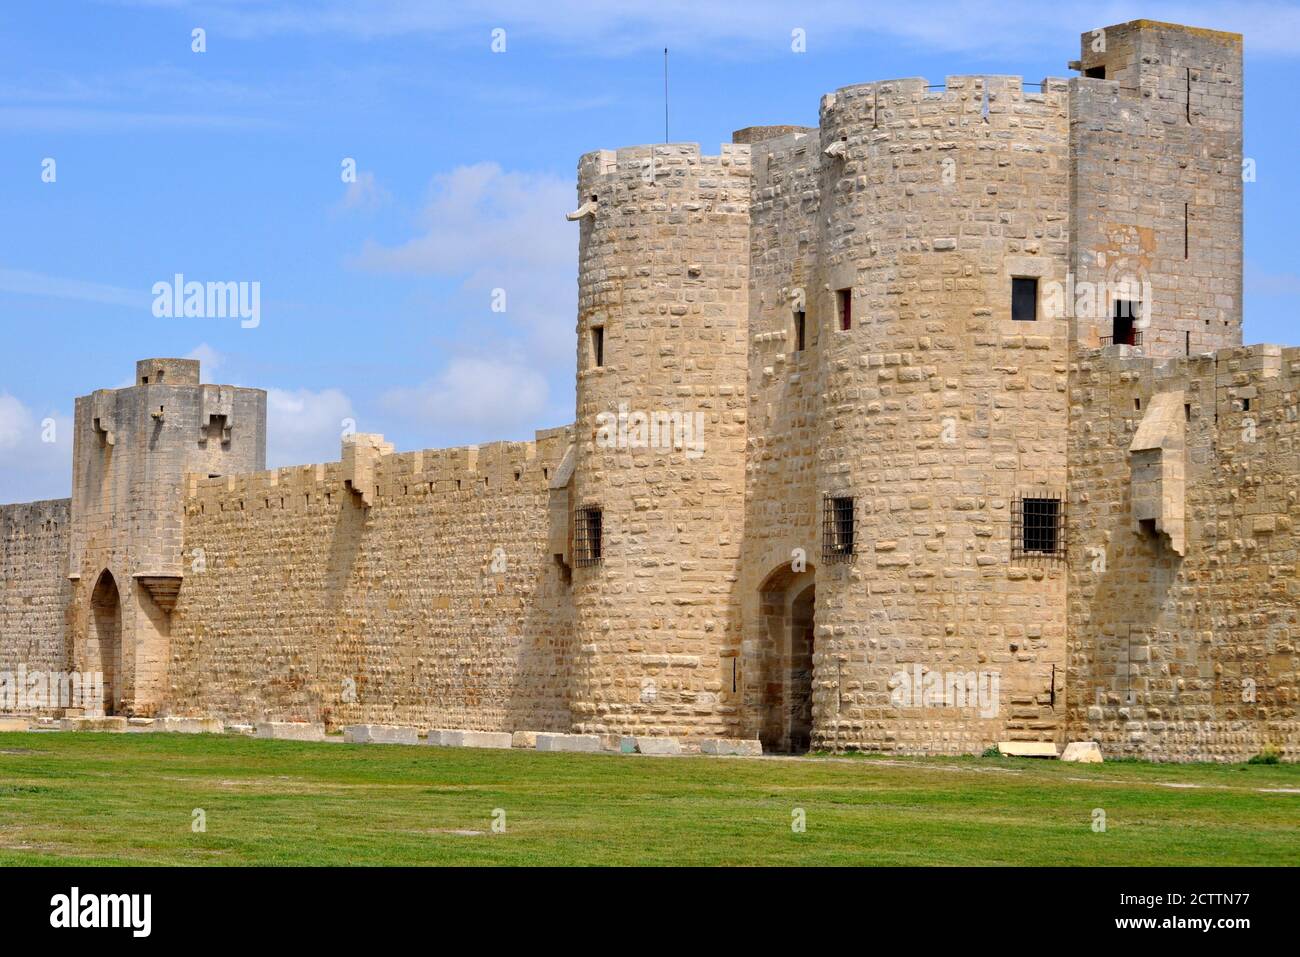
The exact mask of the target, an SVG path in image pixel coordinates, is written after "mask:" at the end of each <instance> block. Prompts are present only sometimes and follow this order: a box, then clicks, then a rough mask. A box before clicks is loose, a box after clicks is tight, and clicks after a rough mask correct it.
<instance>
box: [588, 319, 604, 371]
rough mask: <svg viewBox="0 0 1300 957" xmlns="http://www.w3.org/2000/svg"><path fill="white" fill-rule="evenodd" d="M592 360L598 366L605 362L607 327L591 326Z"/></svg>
mask: <svg viewBox="0 0 1300 957" xmlns="http://www.w3.org/2000/svg"><path fill="white" fill-rule="evenodd" d="M591 360H592V364H593V365H595V366H596V368H598V369H599V368H600V367H601V366H603V365H604V364H605V327H604V326H592V327H591Z"/></svg>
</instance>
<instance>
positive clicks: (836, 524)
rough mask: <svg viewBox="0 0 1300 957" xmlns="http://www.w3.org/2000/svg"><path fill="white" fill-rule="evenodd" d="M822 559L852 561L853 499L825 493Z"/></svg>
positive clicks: (824, 560) (832, 561) (826, 560)
mask: <svg viewBox="0 0 1300 957" xmlns="http://www.w3.org/2000/svg"><path fill="white" fill-rule="evenodd" d="M822 561H823V562H829V563H836V562H851V561H853V499H852V498H848V497H842V496H840V497H837V496H832V495H827V496H826V497H825V499H824V500H823V503H822Z"/></svg>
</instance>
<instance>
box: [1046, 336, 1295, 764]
mask: <svg viewBox="0 0 1300 957" xmlns="http://www.w3.org/2000/svg"><path fill="white" fill-rule="evenodd" d="M1171 393H1172V394H1173V400H1174V401H1175V402H1176V404H1177V407H1178V408H1177V409H1176V411H1179V412H1180V414H1179V418H1182V419H1183V422H1182V423H1181V425H1182V430H1183V437H1182V444H1183V446H1184V449H1185V451H1181V452H1180V451H1178V450H1177V448H1176V446H1177V445H1178V444H1179V443H1178V441H1174V442H1171V443H1168V444H1169V445H1170V446H1175V448H1166V449H1164V450H1163V451H1162V452H1161V453H1160V454H1161V455H1162V456H1165V457H1175V458H1176V459H1177V460H1178V462H1180V463H1181V464H1182V466H1183V468H1182V475H1183V482H1182V484H1181V488H1180V487H1179V485H1178V483H1177V482H1176V481H1175V480H1173V479H1169V480H1167V487H1166V488H1165V489H1164V497H1165V506H1164V507H1165V509H1166V511H1167V512H1168V513H1170V514H1172V515H1176V516H1177V517H1181V518H1183V519H1184V520H1185V526H1186V544H1185V554H1184V555H1179V554H1177V552H1176V551H1175V550H1174V548H1173V545H1174V543H1173V542H1172V541H1171V540H1170V538H1169V536H1167V535H1165V534H1163V533H1162V532H1160V531H1159V529H1158V528H1156V529H1153V528H1152V527H1151V525H1150V524H1149V523H1148V525H1147V526H1146V527H1143V526H1142V525H1140V524H1139V522H1138V521H1137V519H1136V518H1135V516H1134V511H1135V507H1134V483H1135V480H1136V481H1139V482H1140V481H1141V480H1142V475H1141V472H1140V471H1138V473H1137V474H1136V476H1135V469H1134V464H1133V458H1134V455H1135V453H1131V452H1130V451H1129V449H1130V445H1131V444H1132V443H1133V439H1134V437H1135V435H1136V434H1137V432H1138V428H1139V426H1140V425H1141V424H1142V421H1143V419H1144V417H1145V415H1146V414H1147V412H1148V411H1149V410H1151V409H1152V407H1153V404H1158V403H1157V402H1156V400H1157V397H1159V396H1161V395H1169V394H1171ZM1179 399H1181V401H1177V400H1179ZM1247 403H1249V408H1246V405H1247ZM1139 404H1140V406H1141V408H1140V409H1139V408H1138V405H1139ZM1071 415H1072V428H1071V430H1070V509H1071V511H1070V687H1071V689H1072V692H1071V698H1070V729H1071V736H1072V737H1073V738H1083V739H1093V740H1096V741H1098V742H1100V743H1101V746H1102V750H1103V751H1104V752H1105V753H1106V754H1107V755H1108V756H1109V755H1119V754H1127V755H1131V756H1134V757H1141V758H1146V759H1150V760H1179V761H1186V760H1201V761H1204V760H1215V761H1230V760H1234V761H1237V760H1244V759H1246V758H1249V757H1251V756H1252V755H1254V754H1257V753H1259V752H1260V751H1262V750H1264V749H1266V748H1274V749H1277V750H1278V751H1280V752H1281V753H1282V754H1283V755H1284V756H1285V757H1287V758H1288V759H1290V760H1295V759H1296V758H1297V757H1298V756H1300V715H1298V714H1297V708H1300V653H1298V645H1300V538H1298V537H1297V532H1296V527H1297V524H1300V485H1297V480H1296V476H1297V474H1300V349H1295V348H1288V349H1282V348H1281V347H1278V346H1251V347H1249V348H1237V349H1228V350H1224V351H1222V352H1219V353H1218V354H1216V355H1213V356H1205V357H1200V358H1192V359H1178V360H1174V361H1172V362H1170V363H1169V364H1168V365H1163V366H1162V365H1157V364H1156V363H1155V362H1153V361H1152V360H1149V359H1141V358H1133V357H1121V356H1115V355H1104V354H1102V353H1099V352H1085V353H1082V354H1081V355H1080V357H1079V358H1078V359H1077V361H1076V362H1075V364H1074V365H1073V366H1072V369H1071ZM1140 444H1145V443H1140ZM1177 474H1178V470H1177V469H1174V470H1173V471H1172V472H1168V471H1167V472H1165V475H1166V476H1171V475H1172V476H1173V477H1174V478H1175V479H1176V476H1177ZM1180 499H1181V500H1180ZM1179 506H1181V507H1179Z"/></svg>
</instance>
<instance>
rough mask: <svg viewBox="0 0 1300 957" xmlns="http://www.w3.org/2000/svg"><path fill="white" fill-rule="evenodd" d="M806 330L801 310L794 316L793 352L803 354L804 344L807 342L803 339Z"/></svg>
mask: <svg viewBox="0 0 1300 957" xmlns="http://www.w3.org/2000/svg"><path fill="white" fill-rule="evenodd" d="M806 328H807V326H806V324H805V319H804V314H803V312H802V310H801V311H799V312H796V313H795V314H794V351H795V352H803V348H804V344H805V342H806V341H807V340H806V339H805V338H804V335H805V330H806Z"/></svg>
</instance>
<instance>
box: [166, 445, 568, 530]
mask: <svg viewBox="0 0 1300 957" xmlns="http://www.w3.org/2000/svg"><path fill="white" fill-rule="evenodd" d="M571 441H572V427H563V428H557V429H544V430H540V431H538V432H537V433H536V438H535V439H534V440H533V441H530V442H489V443H486V444H483V445H467V446H458V447H454V448H445V449H421V450H419V451H414V452H392V453H388V454H383V455H380V456H379V457H377V458H376V460H375V467H374V470H375V474H374V478H375V487H376V491H377V495H378V499H379V500H380V501H382V502H389V501H393V500H396V499H401V498H409V497H416V498H418V497H422V496H425V495H446V494H451V493H456V492H464V493H471V497H491V496H492V495H497V494H500V493H501V492H502V491H503V490H510V489H518V488H529V489H532V490H534V491H537V492H544V491H546V490H547V489H548V487H549V482H550V478H551V474H552V473H553V472H554V470H555V468H556V467H557V466H558V464H559V462H560V460H561V459H562V458H563V457H564V454H565V451H566V450H567V448H568V446H569V443H570V442H571ZM347 478H348V475H347V470H346V468H345V465H344V462H343V461H342V460H340V461H337V462H322V463H314V464H308V465H291V466H283V467H281V468H276V469H268V470H266V471H262V472H246V473H240V474H234V475H220V476H215V477H205V476H202V475H198V474H190V475H187V476H185V499H186V508H187V510H190V511H192V512H197V513H199V514H206V512H207V510H208V509H210V508H213V507H215V508H217V509H218V510H220V511H227V510H257V509H269V508H305V507H310V506H312V505H316V504H321V503H322V502H333V501H334V497H335V496H341V495H343V494H344V493H346V492H348V491H349V489H348V488H347V486H346V484H345V483H346V481H347Z"/></svg>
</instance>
